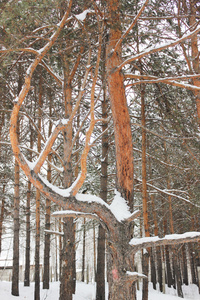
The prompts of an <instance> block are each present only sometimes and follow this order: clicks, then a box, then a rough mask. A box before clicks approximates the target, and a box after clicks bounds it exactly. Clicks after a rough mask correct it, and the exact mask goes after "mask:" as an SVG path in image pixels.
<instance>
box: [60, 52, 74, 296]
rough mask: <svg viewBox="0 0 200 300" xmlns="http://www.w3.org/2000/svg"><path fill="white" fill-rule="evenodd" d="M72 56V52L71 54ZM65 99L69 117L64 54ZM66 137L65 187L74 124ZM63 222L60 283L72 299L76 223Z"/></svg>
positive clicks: (62, 293)
mask: <svg viewBox="0 0 200 300" xmlns="http://www.w3.org/2000/svg"><path fill="white" fill-rule="evenodd" d="M69 56H70V54H69ZM62 61H63V74H64V86H63V99H64V105H65V118H66V119H68V118H69V117H70V115H71V112H72V79H73V77H71V76H70V65H69V62H70V57H67V56H66V55H63V58H62ZM63 138H64V178H63V186H64V188H67V187H69V186H70V185H71V184H72V161H71V160H72V158H71V145H72V124H70V125H68V126H67V127H66V129H64V130H63ZM63 221H64V223H63V232H64V239H63V250H62V273H61V285H60V300H64V299H66V298H67V299H68V300H70V299H72V296H73V294H74V293H75V287H76V265H75V223H74V221H73V218H64V220H63Z"/></svg>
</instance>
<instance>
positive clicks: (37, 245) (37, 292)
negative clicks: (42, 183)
mask: <svg viewBox="0 0 200 300" xmlns="http://www.w3.org/2000/svg"><path fill="white" fill-rule="evenodd" d="M41 128H42V73H41V74H40V79H39V99H38V130H39V132H41ZM37 148H38V153H40V152H41V136H40V134H39V133H38V142H37ZM35 217H36V234H35V290H34V299H35V300H40V191H39V190H38V189H37V190H36V212H35Z"/></svg>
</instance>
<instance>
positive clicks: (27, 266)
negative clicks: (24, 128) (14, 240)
mask: <svg viewBox="0 0 200 300" xmlns="http://www.w3.org/2000/svg"><path fill="white" fill-rule="evenodd" d="M32 147H33V131H32V127H31V125H30V149H32ZM29 160H30V161H32V152H30V155H29ZM30 203H31V182H30V181H28V187H27V199H26V252H25V272H24V286H30V240H31V239H30V237H31V230H30V216H31V211H30Z"/></svg>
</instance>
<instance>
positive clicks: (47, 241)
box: [43, 89, 52, 289]
mask: <svg viewBox="0 0 200 300" xmlns="http://www.w3.org/2000/svg"><path fill="white" fill-rule="evenodd" d="M49 101H50V103H49V116H50V118H51V116H52V97H51V90H50V89H49ZM51 131H52V123H51V121H49V132H48V136H50V135H51ZM48 161H49V162H50V163H51V154H49V155H48ZM50 163H48V169H47V180H48V181H49V182H51V165H50ZM45 210H46V213H45V229H46V230H50V226H51V223H50V222H51V219H50V215H51V201H50V200H49V199H48V198H46V208H45ZM49 271H50V234H45V240H44V273H43V289H49V281H50V278H49V275H50V274H49Z"/></svg>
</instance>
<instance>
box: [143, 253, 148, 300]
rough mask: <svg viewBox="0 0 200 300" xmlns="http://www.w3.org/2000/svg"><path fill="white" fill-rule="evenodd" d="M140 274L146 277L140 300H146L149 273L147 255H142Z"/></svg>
mask: <svg viewBox="0 0 200 300" xmlns="http://www.w3.org/2000/svg"><path fill="white" fill-rule="evenodd" d="M142 273H143V274H144V275H146V276H147V278H144V279H143V287H142V300H148V273H149V254H148V252H146V253H144V254H143V256H142Z"/></svg>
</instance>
